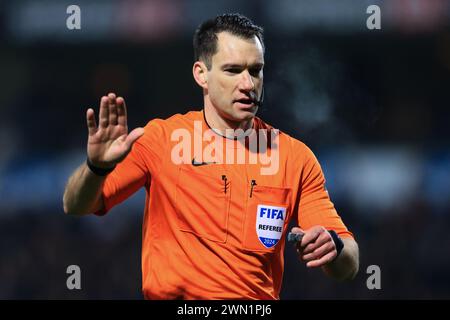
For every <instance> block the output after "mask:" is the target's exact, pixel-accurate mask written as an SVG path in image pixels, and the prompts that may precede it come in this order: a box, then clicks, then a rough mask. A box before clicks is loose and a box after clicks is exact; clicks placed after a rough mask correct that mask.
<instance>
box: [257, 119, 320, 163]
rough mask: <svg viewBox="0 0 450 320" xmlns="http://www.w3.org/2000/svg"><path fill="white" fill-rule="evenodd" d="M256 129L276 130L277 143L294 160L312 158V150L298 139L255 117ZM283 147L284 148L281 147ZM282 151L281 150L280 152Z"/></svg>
mask: <svg viewBox="0 0 450 320" xmlns="http://www.w3.org/2000/svg"><path fill="white" fill-rule="evenodd" d="M255 122H256V127H257V128H258V129H265V130H277V132H278V135H279V141H280V146H282V147H281V148H286V152H285V153H287V154H289V155H291V156H294V158H298V157H301V158H311V157H312V158H314V157H315V156H314V153H313V152H312V150H311V149H310V148H309V147H308V146H307V145H306V144H305V143H304V142H303V141H301V140H300V139H297V138H294V137H292V136H291V135H289V134H287V133H286V132H284V131H282V130H280V129H277V128H275V127H274V126H272V125H270V124H268V123H267V122H265V121H263V120H262V119H261V118H258V117H255ZM283 146H285V147H283ZM281 151H283V150H281Z"/></svg>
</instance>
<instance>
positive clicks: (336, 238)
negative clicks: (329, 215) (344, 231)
mask: <svg viewBox="0 0 450 320" xmlns="http://www.w3.org/2000/svg"><path fill="white" fill-rule="evenodd" d="M328 233H329V234H330V236H331V239H333V242H334V245H335V247H336V251H337V255H336V258H334V260H336V259H337V258H338V257H339V255H340V254H341V252H342V250H343V249H344V241H342V239H341V237H339V235H338V234H337V233H336V231H334V230H328Z"/></svg>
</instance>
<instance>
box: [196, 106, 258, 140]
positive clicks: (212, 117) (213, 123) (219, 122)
mask: <svg viewBox="0 0 450 320" xmlns="http://www.w3.org/2000/svg"><path fill="white" fill-rule="evenodd" d="M204 112H205V120H206V122H207V124H208V126H209V127H210V128H211V129H212V130H214V131H215V132H216V133H218V134H220V135H221V136H223V137H226V138H231V139H233V138H236V137H237V135H236V134H234V135H233V136H230V134H229V133H228V134H227V132H226V130H227V129H228V130H230V129H232V130H237V129H242V130H244V131H247V130H248V129H251V128H252V127H253V118H251V119H248V120H243V121H233V120H230V119H227V118H224V117H223V116H221V115H220V114H219V113H218V112H217V109H216V108H214V106H212V105H211V104H208V103H205V106H204Z"/></svg>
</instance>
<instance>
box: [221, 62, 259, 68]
mask: <svg viewBox="0 0 450 320" xmlns="http://www.w3.org/2000/svg"><path fill="white" fill-rule="evenodd" d="M242 67H243V65H242V64H237V63H225V64H224V65H222V69H227V68H242ZM249 67H250V69H252V68H262V67H264V62H257V63H254V64H251V65H250V66H249Z"/></svg>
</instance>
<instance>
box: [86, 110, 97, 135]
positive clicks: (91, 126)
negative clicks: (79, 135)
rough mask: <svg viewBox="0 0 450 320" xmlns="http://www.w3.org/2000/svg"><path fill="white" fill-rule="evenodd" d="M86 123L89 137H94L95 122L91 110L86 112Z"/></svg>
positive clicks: (95, 130) (93, 113)
mask: <svg viewBox="0 0 450 320" xmlns="http://www.w3.org/2000/svg"><path fill="white" fill-rule="evenodd" d="M86 122H87V127H88V132H89V135H90V136H92V135H94V134H95V133H96V132H97V123H96V122H95V112H94V110H93V109H92V108H89V109H88V110H87V111H86Z"/></svg>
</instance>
